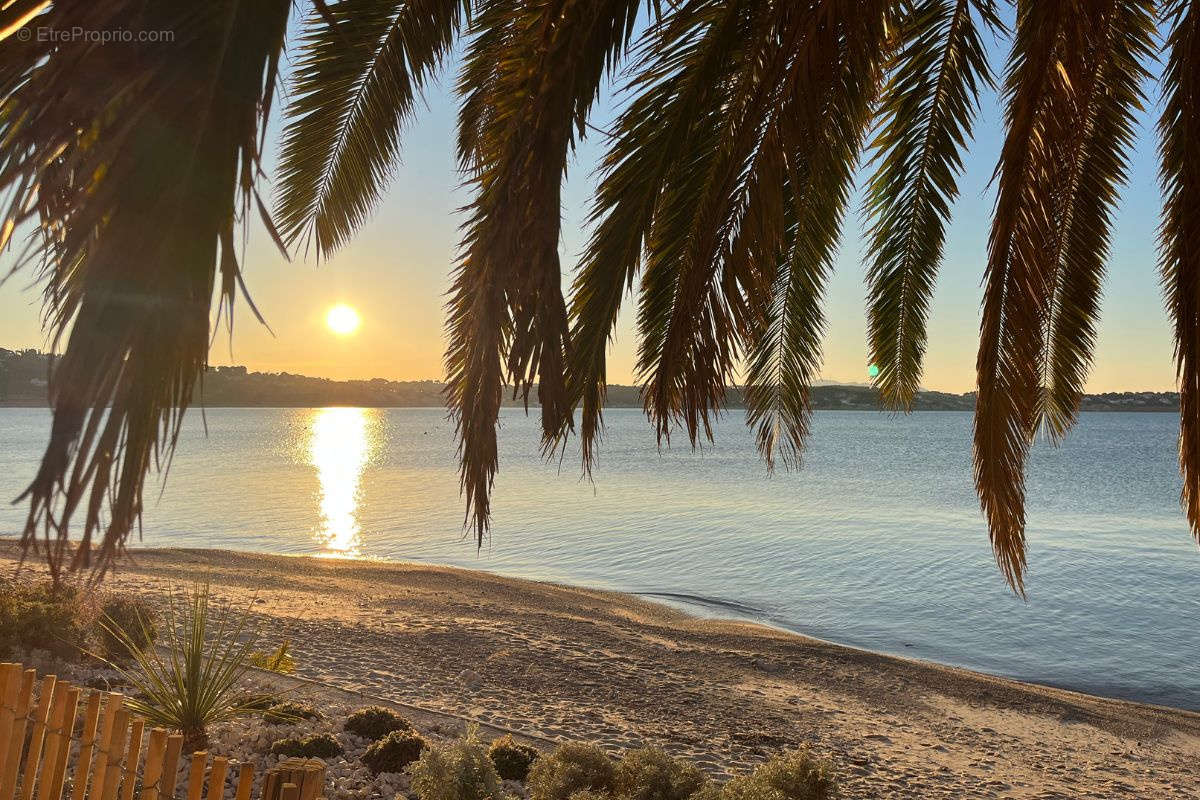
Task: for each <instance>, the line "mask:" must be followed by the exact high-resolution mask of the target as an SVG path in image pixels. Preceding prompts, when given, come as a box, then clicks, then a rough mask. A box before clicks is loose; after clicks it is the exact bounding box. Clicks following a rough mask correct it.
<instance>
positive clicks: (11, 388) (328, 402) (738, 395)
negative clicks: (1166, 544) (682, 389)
mask: <svg viewBox="0 0 1200 800" xmlns="http://www.w3.org/2000/svg"><path fill="white" fill-rule="evenodd" d="M49 367H50V363H49V356H47V355H46V354H44V353H40V352H37V351H33V350H26V351H20V352H14V351H12V350H5V349H3V348H0V407H8V408H42V407H45V406H46V389H47V381H46V378H47V375H48V374H49ZM444 386H445V384H443V383H442V382H440V381H431V380H427V381H389V380H385V379H384V378H374V379H372V380H351V381H335V380H330V379H328V378H314V377H310V376H306V375H293V374H291V373H287V372H270V373H268V372H250V371H249V370H247V369H246V368H245V367H211V368H209V370H208V371H207V372H206V373H205V375H204V383H203V387H202V393H203V394H202V398H201V401H202V402H203V404H204V406H206V407H208V408H313V407H321V406H361V407H365V408H430V407H440V406H441V405H443V402H444V401H443V394H442V390H443V388H444ZM811 401H812V407H813V408H814V409H816V410H825V411H832V410H838V411H878V410H880V406H879V398H878V393H877V392H876V391H875V389H873V388H872V387H870V386H864V385H844V384H833V385H819V386H814V387H813V389H812V395H811ZM504 404H505V405H506V406H521V405H523V404H522V402H521V401H520V399H514V398H513V397H512V394H511V392H509V393H507V394H506V395H505V397H504ZM535 404H536V400H535V399H531V403H530V405H535ZM726 405H727V407H729V408H732V409H737V408H743V407H744V404H743V402H742V390H741V388H740V387H734V388H732V389H730V391H729V393H728V395H727V399H726ZM641 406H642V401H641V397H640V394H639V390H638V387H636V386H621V385H612V386H609V387H608V407H610V408H641ZM974 408H975V393H974V392H967V393H965V394H953V393H950V392H935V391H923V392H920V393H919V394H918V395H917V397H916V401H915V402H914V403H913V409H914V410H916V411H971V410H972V409H974ZM1081 409H1082V410H1083V411H1171V412H1178V411H1179V395H1178V394H1177V393H1176V392H1108V393H1105V394H1090V395H1085V396H1084V398H1083V402H1082V405H1081Z"/></svg>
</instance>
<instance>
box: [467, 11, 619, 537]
mask: <svg viewBox="0 0 1200 800" xmlns="http://www.w3.org/2000/svg"><path fill="white" fill-rule="evenodd" d="M642 3H643V0H542V1H541V2H531V3H523V4H520V5H519V6H517V7H514V6H513V5H512V4H511V3H509V2H507V1H506V0H501V2H495V3H488V4H484V9H483V11H482V12H481V13H480V14H479V15H478V17H476V19H475V26H476V27H475V29H476V30H477V31H479V37H478V39H477V40H476V42H475V43H474V45H473V46H472V47H471V49H470V51H469V52H468V55H467V61H466V64H465V66H464V74H469V75H475V76H479V75H484V76H485V77H481V78H479V81H480V85H481V86H482V87H484V88H486V94H485V95H484V96H482V97H480V98H477V99H476V100H475V101H471V103H470V104H468V105H467V106H465V107H464V117H463V119H462V121H461V129H462V131H463V133H462V134H461V139H462V140H463V141H465V142H466V144H464V145H462V153H463V155H464V160H465V161H466V162H467V163H468V165H470V166H471V167H472V174H471V184H472V185H473V186H474V188H475V190H476V196H475V199H474V201H473V202H472V204H471V205H470V207H469V208H468V209H467V213H468V221H467V223H466V225H465V227H464V230H465V233H464V237H463V243H462V248H461V252H462V255H461V261H460V263H459V266H458V269H457V271H456V274H455V277H454V284H453V287H452V288H451V292H450V294H451V299H450V302H449V312H450V313H449V318H450V321H449V324H448V338H449V340H450V342H449V346H448V349H447V352H446V372H447V376H448V382H447V388H446V394H447V400H448V403H449V405H450V408H451V410H452V413H453V414H454V416H455V418H456V425H457V430H458V434H459V437H460V442H461V447H460V451H461V455H462V470H461V475H462V488H463V491H464V493H465V494H466V496H467V507H468V520H469V522H470V524H471V526H472V527H473V528H474V531H475V534H476V537H477V539H478V541H479V542H480V543H482V540H483V536H484V533H485V532H486V530H487V526H488V517H489V512H490V509H489V498H488V495H489V493H490V490H491V484H492V479H493V476H494V475H495V471H496V464H497V456H496V425H497V417H498V415H499V409H500V392H501V384H502V378H503V376H507V380H508V381H510V382H511V383H512V385H513V386H514V389H515V391H516V392H518V393H519V394H520V395H521V396H522V397H524V398H525V400H526V402H528V398H529V394H530V392H531V390H532V387H533V384H534V383H535V381H536V383H537V385H538V392H537V397H538V401H539V403H540V405H541V412H542V427H543V431H544V433H545V440H546V443H547V447H550V446H552V442H554V441H556V440H557V438H558V436H559V434H560V432H561V431H562V429H563V426H564V425H568V424H569V420H570V417H571V407H570V404H569V398H568V394H567V389H566V381H565V375H564V370H565V359H566V353H567V340H568V336H569V330H568V323H567V311H566V304H565V301H564V300H563V294H562V285H561V284H562V281H561V271H560V270H561V268H560V264H559V257H558V241H559V234H560V228H561V216H562V212H561V196H560V193H561V187H562V181H563V177H564V175H565V171H566V168H567V159H568V156H569V154H570V151H571V149H572V147H573V146H574V143H575V140H576V136H577V135H582V133H583V131H584V127H585V124H586V121H587V118H588V114H589V112H590V110H591V106H592V103H593V101H594V100H595V99H596V97H597V95H598V93H599V89H600V84H601V81H602V80H603V78H604V76H605V75H606V74H608V72H609V71H610V70H611V69H612V68H613V66H614V65H615V64H616V62H617V61H618V60H619V59H620V57H621V56H622V55H623V53H624V51H625V48H626V46H627V45H628V43H629V40H630V37H631V35H632V33H633V27H634V24H635V22H636V21H637V15H638V12H639V10H640V8H641V6H642ZM495 39H501V40H504V41H505V42H506V43H505V57H504V58H500V59H496V58H495V53H494V52H493V49H492V48H493V45H492V43H493V41H494V40H495ZM534 154H536V157H533V156H534ZM501 359H503V360H504V364H503V366H502V365H501Z"/></svg>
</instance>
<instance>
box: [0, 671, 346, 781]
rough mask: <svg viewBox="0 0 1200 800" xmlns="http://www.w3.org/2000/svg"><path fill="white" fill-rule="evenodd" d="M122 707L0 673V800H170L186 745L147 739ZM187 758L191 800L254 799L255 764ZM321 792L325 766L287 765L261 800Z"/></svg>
mask: <svg viewBox="0 0 1200 800" xmlns="http://www.w3.org/2000/svg"><path fill="white" fill-rule="evenodd" d="M35 685H37V686H38V691H37V693H36V702H35V699H34V698H35V693H34V686H35ZM124 704H125V697H124V696H123V695H121V694H118V693H115V692H102V691H99V690H91V691H88V692H87V693H86V696H85V693H84V690H83V689H81V688H80V687H78V686H72V685H71V684H70V683H68V682H66V681H59V680H58V679H57V678H56V677H55V676H54V675H46V676H45V677H43V678H42V679H41V681H40V683H39V681H38V677H37V671H36V670H33V669H24V668H23V667H22V665H20V664H12V663H4V664H0V800H134V793H135V792H136V793H137V797H138V800H174V799H175V798H176V797H177V795H176V783H177V776H178V774H179V761H180V754H181V749H182V745H183V737H182V736H180V735H179V734H170V733H168V732H167V731H166V730H165V729H164V728H153V729H152V730H150V731H148V732H147V731H146V730H145V720H143V719H141V718H140V717H138V716H137V715H136V714H132V713H130V711H129V709H127V708H125V707H124ZM102 708H103V713H101V709H102ZM81 709H82V714H83V718H82V727H80V725H79V724H78V723H79V714H80V710H81ZM143 739H145V740H146V741H145V742H143ZM143 753H144V755H145V759H144V760H143V759H142V756H143ZM187 758H189V759H190V765H189V767H188V771H187V779H186V791H185V794H184V795H183V797H184V798H186V800H225V798H232V800H251V794H252V792H253V789H254V765H253V764H237V763H234V762H230V760H229V759H227V758H224V757H221V756H215V757H214V758H213V759H212V763H211V764H210V763H209V757H208V753H206V752H197V753H193V754H192V755H191V756H188V757H187ZM139 764H140V765H141V768H140V770H139ZM235 772H236V780H233V781H231V780H229V779H230V778H231V777H233V774H234V773H235ZM68 776H70V778H71V780H70V784H69V785H70V796H69V798H68V797H67V796H66V795H65V794H64V787H66V786H67V785H68V784H67V778H68ZM227 784H229V788H230V789H231V790H232V791H228V792H227V791H226V789H227ZM324 786H325V768H324V765H323V764H322V763H321V762H320V761H315V760H314V761H306V760H303V759H288V760H287V761H283V762H280V763H279V764H278V765H276V766H275V767H273V768H272V769H270V770H268V771H267V772H266V774H265V775H264V777H263V781H262V795H261V796H262V800H318V798H321V797H322V796H323V794H324V792H323V790H324Z"/></svg>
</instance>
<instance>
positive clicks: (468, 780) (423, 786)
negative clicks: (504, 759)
mask: <svg viewBox="0 0 1200 800" xmlns="http://www.w3.org/2000/svg"><path fill="white" fill-rule="evenodd" d="M408 772H409V774H410V775H411V776H412V789H413V791H414V792H415V793H416V795H417V797H418V798H419V800H500V797H501V792H500V776H499V775H497V774H496V768H495V767H494V766H493V765H492V761H491V759H490V758H488V753H487V750H485V749H484V747H483V744H482V743H481V742H480V741H479V738H478V731H477V729H475V728H472V729H471V730H470V731H468V732H467V736H466V738H463V739H458V740H456V741H453V742H451V743H450V744H445V745H437V746H433V747H429V748H428V749H427V750H425V752H424V753H422V754H421V757H420V758H419V759H417V760H416V761H414V762H413V763H412V764H411V765H410V766H409V767H408Z"/></svg>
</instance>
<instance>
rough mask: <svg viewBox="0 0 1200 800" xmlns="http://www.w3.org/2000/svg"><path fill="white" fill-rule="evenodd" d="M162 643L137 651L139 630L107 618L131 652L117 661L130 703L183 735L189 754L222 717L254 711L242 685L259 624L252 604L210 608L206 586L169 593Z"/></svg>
mask: <svg viewBox="0 0 1200 800" xmlns="http://www.w3.org/2000/svg"><path fill="white" fill-rule="evenodd" d="M161 608H162V612H163V623H162V634H163V642H162V643H163V644H164V645H165V650H166V651H167V652H166V654H165V655H162V654H160V653H159V648H154V647H151V648H147V649H145V650H138V649H137V648H136V645H135V640H134V636H135V635H145V632H144V631H143V632H142V633H141V634H131V633H128V632H126V631H124V630H122V629H120V628H116V627H114V626H112V625H110V624H109V623H107V622H102V624H103V625H105V626H106V627H107V628H108V630H109V632H110V633H111V634H112V635H113V636H115V637H117V638H118V639H120V640H121V641H123V642H124V643H125V644H126V646H127V647H128V648H129V649H130V651H131V652H132V653H133V660H132V662H131V664H130V665H128V666H126V665H123V664H120V663H112V666H113V667H114V668H116V669H117V670H118V671H119V672H121V674H122V675H123V676H124V678H125V680H126V681H127V682H128V683H129V684H130V685H132V686H133V687H134V688H135V689H136V690H137V696H135V697H134V698H132V699H130V700H129V701H128V702H127V703H126V705H127V706H129V708H130V710H132V711H135V712H137V713H139V714H141V715H142V716H143V717H145V718H146V720H147V721H148V722H150V723H151V724H152V725H161V726H163V727H167V728H173V729H175V730H177V731H179V732H180V733H182V734H183V737H184V738H183V748H184V752H192V751H194V750H202V749H204V748H205V747H207V745H208V733H207V729H208V727H209V726H210V725H213V724H214V723H217V722H224V721H226V720H229V719H233V718H235V717H241V716H249V715H251V714H254V713H256V709H254V708H253V707H251V706H250V705H246V704H245V700H246V697H245V695H242V694H240V693H239V692H238V685H239V684H240V682H241V681H242V678H243V677H244V676H245V674H246V671H247V665H248V663H249V658H250V653H251V652H253V649H254V645H255V643H256V642H257V640H258V629H257V627H255V626H254V625H253V624H252V622H251V618H250V615H249V612H248V609H243V610H240V611H239V610H235V609H234V608H233V607H231V606H229V605H222V606H220V607H218V608H215V609H214V608H213V607H212V604H211V600H210V592H209V587H208V585H207V584H205V585H202V586H197V587H195V588H194V589H193V590H191V591H190V592H177V591H175V590H173V589H172V590H168V591H167V592H166V593H165V594H164V597H163V602H162V603H161Z"/></svg>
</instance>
